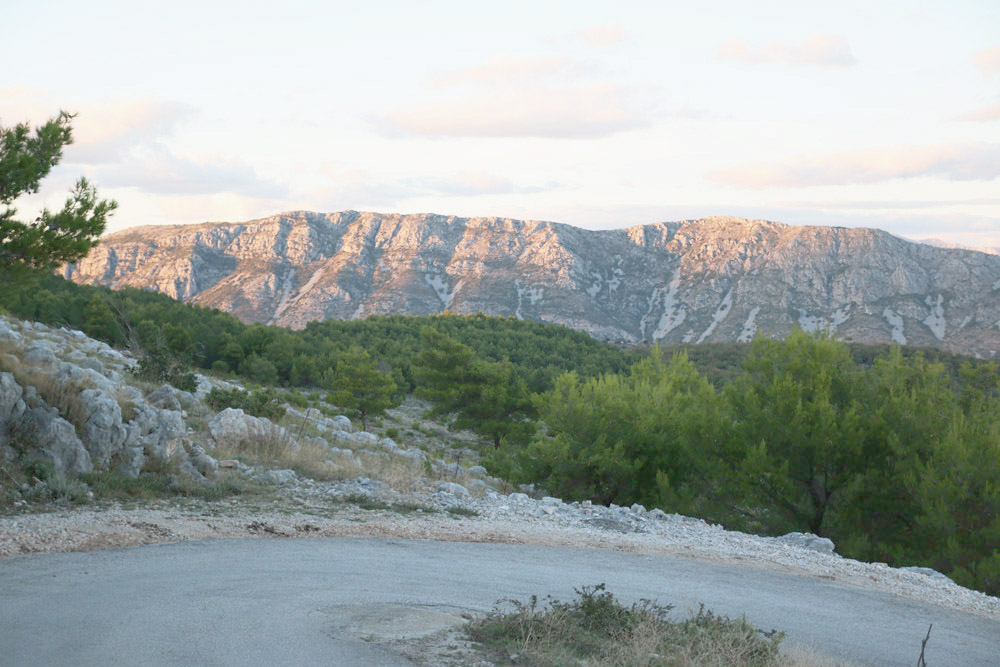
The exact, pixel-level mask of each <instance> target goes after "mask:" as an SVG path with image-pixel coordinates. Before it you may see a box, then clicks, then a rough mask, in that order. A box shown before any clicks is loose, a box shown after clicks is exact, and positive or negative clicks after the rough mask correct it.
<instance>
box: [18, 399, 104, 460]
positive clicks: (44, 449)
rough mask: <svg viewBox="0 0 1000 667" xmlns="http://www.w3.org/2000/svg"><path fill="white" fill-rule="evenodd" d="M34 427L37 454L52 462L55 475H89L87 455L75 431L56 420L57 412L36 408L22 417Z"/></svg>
mask: <svg viewBox="0 0 1000 667" xmlns="http://www.w3.org/2000/svg"><path fill="white" fill-rule="evenodd" d="M25 415H26V417H27V418H28V419H30V421H31V423H32V424H33V425H34V426H33V428H34V431H35V446H36V447H37V451H38V452H39V453H40V454H42V455H43V456H45V458H47V459H48V460H49V461H51V462H52V466H53V468H55V471H56V473H57V474H61V475H78V474H80V473H83V472H91V471H92V470H93V469H94V464H93V462H92V460H91V458H90V453H89V452H88V451H87V448H86V447H84V446H83V442H81V441H80V438H78V437H77V435H76V429H75V428H74V427H73V425H72V424H70V423H69V422H68V421H66V420H65V419H63V418H62V417H60V416H59V411H58V410H56V409H55V408H53V407H49V406H47V405H44V404H42V405H39V406H38V407H35V408H31V409H30V410H28V411H27V412H26V413H25Z"/></svg>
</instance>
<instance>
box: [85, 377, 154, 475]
mask: <svg viewBox="0 0 1000 667" xmlns="http://www.w3.org/2000/svg"><path fill="white" fill-rule="evenodd" d="M78 400H79V401H80V403H81V404H82V405H83V407H84V409H85V410H86V412H87V415H88V417H87V421H86V423H84V425H83V433H81V437H80V439H81V440H82V441H83V445H84V447H86V448H87V451H88V452H90V458H91V460H92V461H93V464H94V466H95V467H96V468H97V469H98V470H106V469H107V468H108V465H109V464H110V462H111V459H112V458H113V457H115V456H116V455H119V454H122V453H123V451H122V449H123V445H124V444H125V437H126V435H127V432H126V430H125V426H124V425H123V424H122V409H121V408H120V407H119V406H118V401H117V400H116V399H115V398H114V397H113V396H109V395H108V394H107V393H105V392H104V391H102V390H100V389H84V390H83V391H81V392H80V394H79V397H78ZM140 467H141V466H140ZM136 474H138V471H136Z"/></svg>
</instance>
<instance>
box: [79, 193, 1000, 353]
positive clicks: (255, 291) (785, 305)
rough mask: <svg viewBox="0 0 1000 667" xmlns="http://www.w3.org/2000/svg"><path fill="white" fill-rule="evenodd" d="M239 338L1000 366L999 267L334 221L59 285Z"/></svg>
mask: <svg viewBox="0 0 1000 667" xmlns="http://www.w3.org/2000/svg"><path fill="white" fill-rule="evenodd" d="M63 273H64V275H65V276H66V277H67V278H70V279H72V280H74V281H77V282H80V283H88V284H103V285H108V286H111V287H120V286H125V285H131V286H135V287H140V288H146V289H155V290H158V291H161V292H164V293H166V294H169V295H170V296H173V297H175V298H178V299H184V300H187V301H193V302H196V303H200V304H203V305H206V306H213V307H217V308H220V309H223V310H227V311H229V312H232V313H233V314H235V315H236V316H238V317H239V318H241V319H242V320H244V321H246V322H264V323H271V324H278V325H281V326H287V327H291V328H302V327H304V326H305V325H306V323H307V322H309V321H311V320H323V319H329V318H337V319H353V318H360V317H365V316H368V315H372V314H389V313H405V314H414V315H428V314H433V313H438V312H441V311H443V310H446V309H447V310H451V311H454V312H457V313H474V312H476V311H482V312H485V313H488V314H491V315H506V316H511V315H512V316H515V317H518V318H525V319H534V320H542V321H546V322H555V323H558V324H563V325H566V326H570V327H573V328H576V329H582V330H584V331H587V332H589V333H591V334H592V335H594V336H597V337H599V338H606V339H611V340H620V341H647V342H654V341H663V342H667V343H677V342H693V343H698V342H724V341H749V340H750V339H751V338H752V337H753V336H754V334H755V333H756V332H757V331H760V332H761V333H762V334H764V335H769V336H783V335H785V334H787V333H788V332H790V331H791V330H792V328H793V326H795V325H798V326H801V327H802V328H804V329H807V330H817V329H829V330H831V331H832V332H833V333H834V334H835V335H836V336H838V337H840V338H843V339H847V340H855V341H859V342H869V343H875V342H898V343H909V344H914V345H932V346H936V347H941V348H945V349H949V350H952V351H957V352H964V353H969V354H978V355H981V356H994V355H995V354H996V353H997V352H998V351H1000V329H998V326H997V323H998V321H1000V292H998V289H1000V256H996V255H988V254H985V253H981V252H975V251H971V250H964V249H957V248H939V247H932V246H930V245H924V244H918V243H912V242H909V241H906V240H904V239H901V238H898V237H895V236H892V235H891V234H888V233H886V232H882V231H879V230H873V229H861V228H859V229H847V228H837V227H792V226H787V225H782V224H779V223H775V222H767V221H763V220H745V219H741V218H706V219H703V220H693V221H684V222H669V223H657V224H652V225H643V226H637V227H629V228H627V229H616V230H604V231H589V230H584V229H579V228H576V227H571V226H569V225H561V224H556V223H550V222H534V221H519V220H510V219H504V218H457V217H447V216H439V215H429V214H420V215H382V214H377V213H358V212H355V211H344V212H340V213H332V214H318V213H306V212H292V213H284V214H281V215H276V216H273V217H270V218H266V219H262V220H254V221H251V222H246V223H239V224H234V223H205V224H199V225H186V226H171V227H141V228H133V229H129V230H126V231H123V232H119V233H117V234H113V235H111V236H108V237H106V238H105V239H103V240H102V242H101V245H100V246H99V247H98V248H96V249H95V250H94V251H92V252H91V254H90V255H89V256H88V257H87V258H86V259H84V260H82V261H81V262H80V263H79V264H76V265H73V264H71V265H67V266H66V267H64V269H63Z"/></svg>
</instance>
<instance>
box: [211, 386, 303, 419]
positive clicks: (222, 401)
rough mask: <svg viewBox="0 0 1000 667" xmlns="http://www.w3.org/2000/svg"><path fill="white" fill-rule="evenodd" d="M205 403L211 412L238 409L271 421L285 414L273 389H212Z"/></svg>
mask: <svg viewBox="0 0 1000 667" xmlns="http://www.w3.org/2000/svg"><path fill="white" fill-rule="evenodd" d="M205 402H206V403H208V405H209V406H210V407H211V408H212V409H213V410H225V409H226V408H239V409H240V410H243V411H244V412H246V413H248V414H251V415H254V416H256V417H266V418H267V419H270V420H272V421H273V420H275V419H281V418H282V417H284V416H285V414H286V410H285V407H284V406H283V405H282V404H281V398H280V397H279V395H278V393H277V392H276V391H274V390H273V389H257V390H254V391H243V390H241V389H233V390H232V391H226V390H225V389H221V388H219V387H213V388H212V391H210V392H208V396H206V397H205Z"/></svg>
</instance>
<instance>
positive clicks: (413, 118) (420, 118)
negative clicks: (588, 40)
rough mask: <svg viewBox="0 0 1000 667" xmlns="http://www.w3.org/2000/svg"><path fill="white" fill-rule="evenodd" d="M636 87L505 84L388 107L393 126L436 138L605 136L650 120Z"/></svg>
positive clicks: (386, 122) (385, 119)
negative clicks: (640, 106) (641, 107)
mask: <svg viewBox="0 0 1000 667" xmlns="http://www.w3.org/2000/svg"><path fill="white" fill-rule="evenodd" d="M636 98H637V95H636V91H635V90H633V89H630V88H628V87H626V86H621V85H617V84H607V83H595V84H587V85H578V86H565V87H546V86H541V85H536V86H529V87H525V88H516V89H515V88H504V89H499V90H492V91H487V92H485V93H476V94H473V95H470V96H467V97H454V98H445V99H438V100H433V101H428V102H424V103H423V104H416V105H412V106H408V107H405V108H400V109H396V110H394V111H391V112H389V113H388V114H387V115H386V116H384V117H383V118H381V119H380V121H379V123H380V124H381V125H382V126H383V127H384V128H385V129H389V130H396V131H401V132H404V133H407V134H414V135H423V136H438V137H549V138H561V139H566V138H586V137H591V138H593V137H605V136H608V135H610V134H614V133H616V132H624V131H627V130H633V129H637V128H641V127H645V126H647V125H649V119H648V118H647V115H646V114H645V113H643V111H642V110H641V109H639V108H638V106H639V104H638V100H637V99H636Z"/></svg>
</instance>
